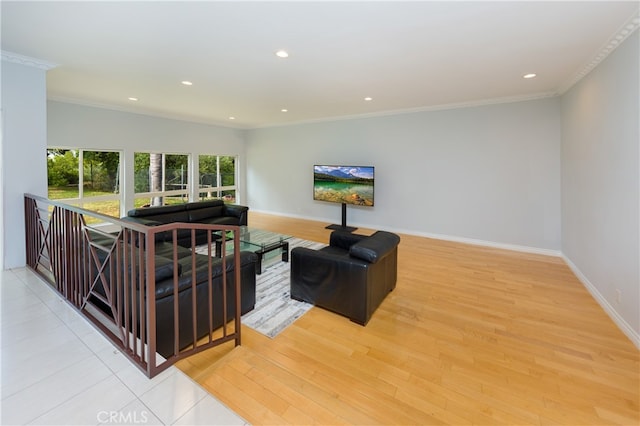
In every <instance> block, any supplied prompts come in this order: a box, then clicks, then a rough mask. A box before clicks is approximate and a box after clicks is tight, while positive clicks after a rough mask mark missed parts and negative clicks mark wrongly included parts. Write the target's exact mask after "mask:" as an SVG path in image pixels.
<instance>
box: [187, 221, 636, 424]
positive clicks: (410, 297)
mask: <svg viewBox="0 0 640 426" xmlns="http://www.w3.org/2000/svg"><path fill="white" fill-rule="evenodd" d="M249 223H251V225H252V226H255V227H258V228H263V229H270V230H273V231H278V232H283V233H288V234H291V235H294V236H296V237H300V238H304V239H308V240H314V241H319V242H324V243H327V242H328V237H329V232H330V231H328V230H325V229H324V225H326V224H323V223H318V222H311V221H304V220H296V219H290V218H281V217H277V216H269V215H264V214H257V213H252V214H251V215H250V218H249ZM356 232H357V233H365V234H367V233H370V232H371V231H370V230H369V231H367V230H358V231H356ZM401 238H402V241H401V243H400V248H399V260H398V262H399V266H398V283H397V287H396V289H395V290H394V291H393V292H392V293H391V294H389V296H388V297H387V298H386V299H385V301H384V302H383V303H382V305H381V306H380V307H379V308H378V310H377V311H376V313H375V314H374V315H373V317H372V319H371V321H370V322H369V324H368V325H367V326H366V327H361V326H359V325H356V324H354V323H351V322H350V321H349V320H347V319H345V318H343V317H340V316H338V315H335V314H332V313H330V312H327V311H324V310H322V309H319V308H313V309H311V311H310V312H308V313H307V314H306V315H304V316H303V317H302V318H300V319H299V320H298V321H296V322H295V323H294V324H293V325H291V326H290V327H288V328H287V329H286V330H285V331H284V332H282V333H281V334H280V335H278V336H277V337H276V338H274V339H269V338H267V337H264V336H262V335H260V334H258V333H256V332H254V331H253V330H251V329H249V328H247V327H244V326H243V329H242V333H243V339H242V346H239V347H236V348H233V347H232V346H231V345H229V346H223V347H221V348H214V349H212V350H209V351H206V352H203V353H201V354H199V355H197V356H194V357H191V358H189V359H187V360H183V361H181V362H180V363H179V364H178V367H179V368H180V369H181V370H183V371H184V372H185V373H187V374H188V375H190V376H191V377H193V378H194V379H195V380H196V381H198V382H199V383H201V384H202V385H203V386H204V387H205V388H206V389H207V390H208V391H209V392H211V393H212V394H213V395H214V396H216V397H217V398H218V399H220V400H221V401H223V402H224V403H225V404H226V405H227V406H229V407H230V408H231V409H233V410H234V411H236V412H237V413H238V414H240V415H241V416H243V417H244V418H245V419H246V420H247V421H249V422H250V423H252V424H256V425H258V424H327V425H333V424H389V425H391V424H393V425H399V424H454V425H463V424H509V425H514V424H535V425H546V424H566V425H610V424H628V425H638V424H640V415H639V387H640V383H639V376H640V372H639V368H640V364H639V351H638V350H637V349H636V348H635V347H634V345H633V344H632V343H631V341H630V340H629V339H628V338H627V337H626V336H625V335H624V334H623V333H622V332H621V331H620V330H619V329H618V328H617V327H616V325H615V324H614V323H613V322H612V321H611V320H610V319H609V317H608V316H607V315H606V314H605V312H604V311H603V310H602V309H601V308H600V306H599V305H598V304H597V303H596V302H595V300H594V299H593V298H592V297H591V296H590V294H589V293H588V292H587V291H586V289H585V288H584V287H583V286H582V284H581V283H580V282H579V281H578V279H577V278H576V277H575V276H574V275H573V274H572V272H571V271H570V269H569V268H568V267H567V266H566V265H565V264H564V262H563V261H562V259H560V258H555V257H548V256H541V255H531V254H523V253H517V252H510V251H505V250H498V249H491V248H486V247H477V246H470V245H464V244H459V243H452V242H445V241H438V240H432V239H428V238H420V237H415V236H408V235H401ZM213 420H214V419H212V421H213Z"/></svg>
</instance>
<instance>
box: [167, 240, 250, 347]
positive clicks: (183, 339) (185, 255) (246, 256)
mask: <svg viewBox="0 0 640 426" xmlns="http://www.w3.org/2000/svg"><path fill="white" fill-rule="evenodd" d="M172 250H173V245H172V244H169V243H166V242H165V243H160V244H156V265H157V266H156V293H155V294H156V327H157V332H156V336H157V338H156V344H157V352H158V353H159V354H161V355H162V356H164V357H168V356H169V355H172V354H173V352H174V324H173V321H174V282H173V272H174V269H173V260H172ZM177 253H178V259H179V263H178V265H179V267H178V269H179V278H178V312H179V321H178V324H179V331H178V334H179V336H180V339H179V348H180V349H183V348H185V347H187V346H189V345H190V344H191V343H192V342H193V322H192V313H193V309H192V306H193V305H192V303H193V301H192V300H193V299H192V295H193V290H192V286H191V279H192V271H194V269H193V268H192V258H191V257H192V253H191V250H189V249H186V248H183V247H177ZM193 256H195V259H196V262H195V263H196V265H195V277H196V301H197V305H196V312H197V322H196V324H197V336H196V337H197V338H198V339H199V338H202V337H204V336H206V335H207V334H208V333H209V307H208V303H209V281H208V278H209V266H208V261H209V257H208V256H205V255H199V254H194V255H193ZM257 260H258V256H257V255H256V254H255V253H252V252H250V251H242V252H240V283H241V287H240V298H241V302H240V303H241V305H240V315H244V314H246V313H247V312H250V311H252V310H253V308H254V306H255V304H256V262H257ZM158 262H160V265H158ZM167 265H168V266H167ZM222 268H223V261H222V259H221V258H215V257H214V258H211V277H212V288H213V298H212V300H213V311H212V312H213V313H212V314H211V319H212V322H213V329H214V330H215V329H217V328H220V327H221V326H222V324H223V322H228V321H230V320H232V319H233V317H234V316H235V311H236V309H235V294H236V292H235V274H234V270H235V265H234V259H233V255H229V256H227V258H226V272H227V318H226V321H223V309H222V295H223V293H222V291H223V288H222V286H223V282H222V281H223V279H222V272H223V269H222ZM159 271H160V272H161V276H160V277H159V276H158V272H159Z"/></svg>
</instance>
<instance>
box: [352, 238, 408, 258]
mask: <svg viewBox="0 0 640 426" xmlns="http://www.w3.org/2000/svg"><path fill="white" fill-rule="evenodd" d="M399 243H400V237H399V236H397V235H396V234H392V233H391V232H385V231H378V232H376V233H375V234H373V235H371V236H370V237H367V238H364V239H362V240H361V241H359V242H357V243H356V244H354V245H352V246H351V248H350V249H349V255H350V256H352V257H355V258H358V259H362V260H364V261H367V262H369V263H376V262H377V261H378V260H380V259H382V258H383V257H385V256H386V255H387V254H389V253H391V252H392V251H393V250H394V249H395V248H396V247H398V244H399Z"/></svg>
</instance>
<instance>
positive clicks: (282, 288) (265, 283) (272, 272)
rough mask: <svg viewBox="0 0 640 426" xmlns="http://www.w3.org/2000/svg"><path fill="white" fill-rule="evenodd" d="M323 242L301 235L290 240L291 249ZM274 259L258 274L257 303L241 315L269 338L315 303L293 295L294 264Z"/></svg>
mask: <svg viewBox="0 0 640 426" xmlns="http://www.w3.org/2000/svg"><path fill="white" fill-rule="evenodd" d="M324 246H325V244H321V243H316V242H313V241H306V240H301V239H299V238H291V239H290V240H289V250H291V249H293V248H295V247H308V248H312V249H319V248H322V247H324ZM275 260H276V262H275V263H271V264H269V263H267V264H266V266H263V272H262V274H259V275H256V307H255V308H254V309H253V311H251V312H249V313H247V314H245V315H243V316H242V324H244V325H246V326H247V327H250V328H252V329H254V330H256V331H258V332H259V333H262V334H264V335H265V336H267V337H270V338H273V337H275V336H277V335H278V333H280V332H281V331H282V330H284V329H285V328H287V327H288V326H289V325H291V324H293V322H294V321H295V320H297V319H298V318H300V317H301V316H302V315H304V314H305V313H306V312H307V311H308V310H309V309H311V307H312V306H313V305H311V304H309V303H305V302H300V301H297V300H293V299H291V294H290V282H291V281H290V273H291V264H290V263H289V262H282V261H281V260H278V259H275Z"/></svg>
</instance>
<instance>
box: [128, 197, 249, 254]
mask: <svg viewBox="0 0 640 426" xmlns="http://www.w3.org/2000/svg"><path fill="white" fill-rule="evenodd" d="M248 211H249V207H247V206H241V205H238V204H226V203H225V202H224V201H222V200H210V201H195V202H192V203H185V204H175V205H168V206H151V207H139V208H137V209H132V210H129V211H128V212H127V216H125V217H123V218H122V219H124V220H127V221H131V222H136V223H141V224H143V225H146V226H156V225H162V224H165V223H174V222H183V223H205V224H209V225H236V226H246V225H247V219H248ZM167 239H168V236H167V235H163V234H158V236H157V238H156V241H163V240H167ZM206 242H207V234H206V232H205V231H198V232H196V244H197V245H199V244H204V243H206ZM178 244H179V245H181V246H183V247H190V246H191V231H189V230H181V231H179V232H178Z"/></svg>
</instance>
